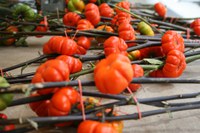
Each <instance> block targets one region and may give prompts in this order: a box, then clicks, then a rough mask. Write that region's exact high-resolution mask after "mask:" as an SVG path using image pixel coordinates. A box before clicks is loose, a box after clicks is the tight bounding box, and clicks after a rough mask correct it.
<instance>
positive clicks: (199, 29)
mask: <svg viewBox="0 0 200 133" xmlns="http://www.w3.org/2000/svg"><path fill="white" fill-rule="evenodd" d="M190 27H191V28H193V30H194V32H195V34H196V35H198V36H200V18H198V19H195V20H194V21H193V22H192V23H191V25H190Z"/></svg>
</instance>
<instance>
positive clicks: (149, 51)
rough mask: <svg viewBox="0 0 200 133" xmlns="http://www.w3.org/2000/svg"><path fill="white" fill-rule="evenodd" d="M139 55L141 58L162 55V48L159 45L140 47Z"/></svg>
mask: <svg viewBox="0 0 200 133" xmlns="http://www.w3.org/2000/svg"><path fill="white" fill-rule="evenodd" d="M139 51H140V55H141V56H140V57H141V58H142V59H143V58H152V57H164V56H165V54H164V53H163V49H162V47H161V46H153V47H147V48H143V49H140V50H139Z"/></svg>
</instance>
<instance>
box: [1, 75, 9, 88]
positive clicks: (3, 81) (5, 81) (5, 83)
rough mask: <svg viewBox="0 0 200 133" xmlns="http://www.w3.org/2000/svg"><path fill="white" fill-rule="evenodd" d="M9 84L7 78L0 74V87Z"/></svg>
mask: <svg viewBox="0 0 200 133" xmlns="http://www.w3.org/2000/svg"><path fill="white" fill-rule="evenodd" d="M9 86H10V84H9V83H8V82H7V80H6V79H5V78H3V77H1V76H0V88H6V87H9Z"/></svg>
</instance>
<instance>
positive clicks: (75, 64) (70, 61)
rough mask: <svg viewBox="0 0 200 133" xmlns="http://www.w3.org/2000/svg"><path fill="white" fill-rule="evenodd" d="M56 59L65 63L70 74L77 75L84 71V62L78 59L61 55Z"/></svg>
mask: <svg viewBox="0 0 200 133" xmlns="http://www.w3.org/2000/svg"><path fill="white" fill-rule="evenodd" d="M56 59H58V60H61V61H64V62H65V63H66V64H67V65H68V67H69V71H70V74H72V73H76V72H79V71H81V70H82V62H81V61H80V60H79V59H77V58H74V57H71V56H67V55H60V56H58V57H57V58H56Z"/></svg>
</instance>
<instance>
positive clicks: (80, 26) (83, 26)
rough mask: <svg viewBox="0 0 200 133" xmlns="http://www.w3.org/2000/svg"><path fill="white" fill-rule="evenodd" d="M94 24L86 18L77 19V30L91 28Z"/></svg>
mask: <svg viewBox="0 0 200 133" xmlns="http://www.w3.org/2000/svg"><path fill="white" fill-rule="evenodd" d="M92 29H94V26H93V25H92V24H91V23H90V21H88V20H87V19H81V20H79V21H78V25H77V30H92Z"/></svg>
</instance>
